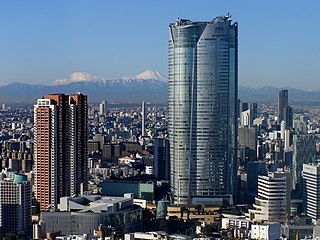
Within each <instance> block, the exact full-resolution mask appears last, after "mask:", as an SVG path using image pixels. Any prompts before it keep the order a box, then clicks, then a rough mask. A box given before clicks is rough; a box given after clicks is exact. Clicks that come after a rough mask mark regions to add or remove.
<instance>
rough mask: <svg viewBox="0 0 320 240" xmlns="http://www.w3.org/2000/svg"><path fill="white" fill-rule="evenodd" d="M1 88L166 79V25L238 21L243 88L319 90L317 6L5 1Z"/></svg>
mask: <svg viewBox="0 0 320 240" xmlns="http://www.w3.org/2000/svg"><path fill="white" fill-rule="evenodd" d="M0 5H1V6H0V29H1V30H0V31H1V32H0V34H1V38H0V48H1V57H0V65H1V66H2V67H1V70H0V82H1V83H12V82H23V83H31V84H46V85H51V84H53V83H54V82H55V81H56V80H64V79H69V78H70V76H71V75H72V74H73V73H74V72H85V73H90V74H93V75H96V76H98V77H101V78H103V79H116V78H121V77H123V76H135V75H136V74H138V73H140V72H143V71H144V70H147V69H151V70H156V71H158V72H160V73H161V74H162V75H163V76H165V77H167V67H168V64H167V53H168V24H169V23H170V22H175V20H176V19H177V18H178V17H180V18H188V19H190V20H193V21H208V20H210V19H212V18H213V17H214V16H216V14H220V15H223V14H227V13H230V14H231V15H232V20H233V21H234V22H239V26H241V27H240V30H239V85H242V86H250V87H263V86H267V85H270V86H274V87H289V86H290V87H296V88H301V89H305V90H309V89H318V88H319V87H317V86H316V85H315V83H316V82H317V80H319V76H318V70H317V69H318V68H317V67H318V65H319V64H318V63H319V61H318V56H319V55H320V48H319V47H317V46H318V43H319V41H320V32H319V31H317V28H318V24H317V18H318V9H319V8H320V3H319V2H318V1H316V0H312V1H308V2H304V1H275V0H273V1H197V2H196V3H195V2H194V1H182V0H181V1H129V0H127V1H124V0H121V1H101V0H97V1H82V0H77V1H76V0H71V1H54V2H48V1H1V2H0Z"/></svg>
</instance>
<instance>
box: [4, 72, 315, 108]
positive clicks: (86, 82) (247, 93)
mask: <svg viewBox="0 0 320 240" xmlns="http://www.w3.org/2000/svg"><path fill="white" fill-rule="evenodd" d="M281 89H288V91H289V100H290V101H310V102H320V90H314V91H305V90H300V89H295V88H281ZM281 89H279V88H275V87H270V86H268V87H263V88H258V89H256V88H251V87H244V86H239V98H240V99H241V100H242V101H256V102H261V101H277V94H278V92H279V90H281ZM75 92H81V93H84V94H86V95H88V96H89V102H90V103H97V102H101V101H102V100H107V101H110V102H118V103H129V102H141V101H149V102H167V101H168V83H167V80H166V78H164V77H163V76H162V75H161V74H159V73H158V72H156V71H150V70H149V71H145V72H143V73H140V74H138V75H137V76H135V77H124V78H122V79H113V80H106V79H104V78H102V77H97V76H95V75H92V74H88V73H81V72H78V73H73V74H72V75H71V78H70V79H62V80H57V81H56V85H52V86H48V85H33V84H26V83H11V84H8V85H4V86H0V103H35V100H36V99H37V98H41V97H42V96H44V95H46V94H48V93H66V94H69V93H75Z"/></svg>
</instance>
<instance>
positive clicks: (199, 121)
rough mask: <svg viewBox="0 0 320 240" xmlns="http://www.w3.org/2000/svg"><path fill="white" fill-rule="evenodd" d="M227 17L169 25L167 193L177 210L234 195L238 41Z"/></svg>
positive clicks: (235, 30) (185, 21) (181, 20)
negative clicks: (176, 205) (188, 204)
mask: <svg viewBox="0 0 320 240" xmlns="http://www.w3.org/2000/svg"><path fill="white" fill-rule="evenodd" d="M237 31H238V25H237V23H232V22H231V20H230V16H229V15H228V16H220V17H216V18H215V19H213V20H212V21H211V22H192V21H190V20H186V19H178V20H177V21H176V22H175V23H172V24H170V25H169V137H170V161H171V164H170V168H171V170H170V171H171V187H172V191H173V195H174V201H175V203H178V204H180V203H181V204H183V203H190V202H195V201H196V199H199V198H201V199H203V198H207V199H208V201H209V199H213V198H229V199H230V196H232V195H233V194H234V190H235V182H236V180H235V178H236V169H237V168H236V167H237V166H236V161H237V99H238V44H237V43H238V40H237V36H238V34H237Z"/></svg>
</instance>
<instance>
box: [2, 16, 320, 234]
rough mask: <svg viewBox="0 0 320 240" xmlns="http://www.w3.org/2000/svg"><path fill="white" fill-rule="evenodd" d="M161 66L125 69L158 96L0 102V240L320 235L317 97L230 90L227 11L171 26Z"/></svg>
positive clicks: (233, 41)
mask: <svg viewBox="0 0 320 240" xmlns="http://www.w3.org/2000/svg"><path fill="white" fill-rule="evenodd" d="M164 37H166V36H164ZM168 66H169V69H168V80H166V79H165V78H164V77H162V76H161V75H160V74H158V73H156V72H152V71H148V72H145V73H144V75H143V76H142V75H140V78H139V79H138V78H137V79H138V80H137V79H135V80H137V81H140V82H141V81H143V80H141V79H144V80H145V81H147V80H152V81H153V84H155V83H157V81H160V82H162V84H163V82H166V81H167V87H168V101H167V102H159V101H157V100H156V99H155V101H149V100H145V101H141V102H139V103H136V102H128V103H119V102H113V101H109V99H108V96H105V97H104V100H102V101H99V102H94V101H91V100H90V97H91V95H90V94H88V93H86V92H85V91H84V92H78V89H72V92H65V93H60V92H58V93H52V92H44V93H43V96H34V99H35V101H34V102H33V104H28V103H23V102H19V103H12V102H9V103H3V104H2V108H1V109H0V119H1V120H0V121H1V132H0V141H1V142H0V153H1V156H0V159H1V169H2V174H1V180H0V238H1V239H77V240H87V239H88V240H89V239H97V240H98V239H125V240H134V239H180V240H184V239H265V240H274V239H319V238H320V222H319V220H320V194H319V192H320V165H319V159H320V140H319V134H320V111H319V106H318V104H317V103H315V102H311V103H310V102H303V101H300V102H299V101H292V100H291V98H290V90H289V89H280V90H279V92H278V93H277V95H278V96H277V99H276V98H275V99H269V101H260V100H259V101H258V100H257V101H255V100H254V99H253V101H250V102H249V101H244V100H242V99H240V97H239V96H240V94H239V93H238V88H239V87H238V23H237V22H233V21H232V20H231V16H230V15H229V14H227V15H223V16H218V17H215V18H214V19H213V20H212V21H209V22H193V21H191V20H188V19H181V18H178V19H177V21H176V22H174V23H171V24H169V46H168ZM128 81H131V82H132V81H134V80H133V79H130V80H128ZM141 91H143V89H141ZM135 94H136V95H139V92H135Z"/></svg>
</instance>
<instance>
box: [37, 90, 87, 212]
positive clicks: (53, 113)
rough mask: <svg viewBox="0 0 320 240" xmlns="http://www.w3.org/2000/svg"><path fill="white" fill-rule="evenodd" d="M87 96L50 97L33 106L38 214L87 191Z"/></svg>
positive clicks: (51, 95) (63, 95)
mask: <svg viewBox="0 0 320 240" xmlns="http://www.w3.org/2000/svg"><path fill="white" fill-rule="evenodd" d="M87 122H88V101H87V96H85V95H83V94H80V93H77V94H72V95H65V94H50V95H47V96H45V97H43V98H42V99H38V100H37V104H36V105H35V106H34V138H35V141H34V142H35V145H34V159H35V197H36V199H37V201H38V202H39V203H40V210H41V211H43V210H45V209H46V208H48V207H55V206H56V205H57V203H58V200H59V199H60V197H63V196H77V195H79V194H80V193H81V191H82V190H85V189H86V188H87Z"/></svg>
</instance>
